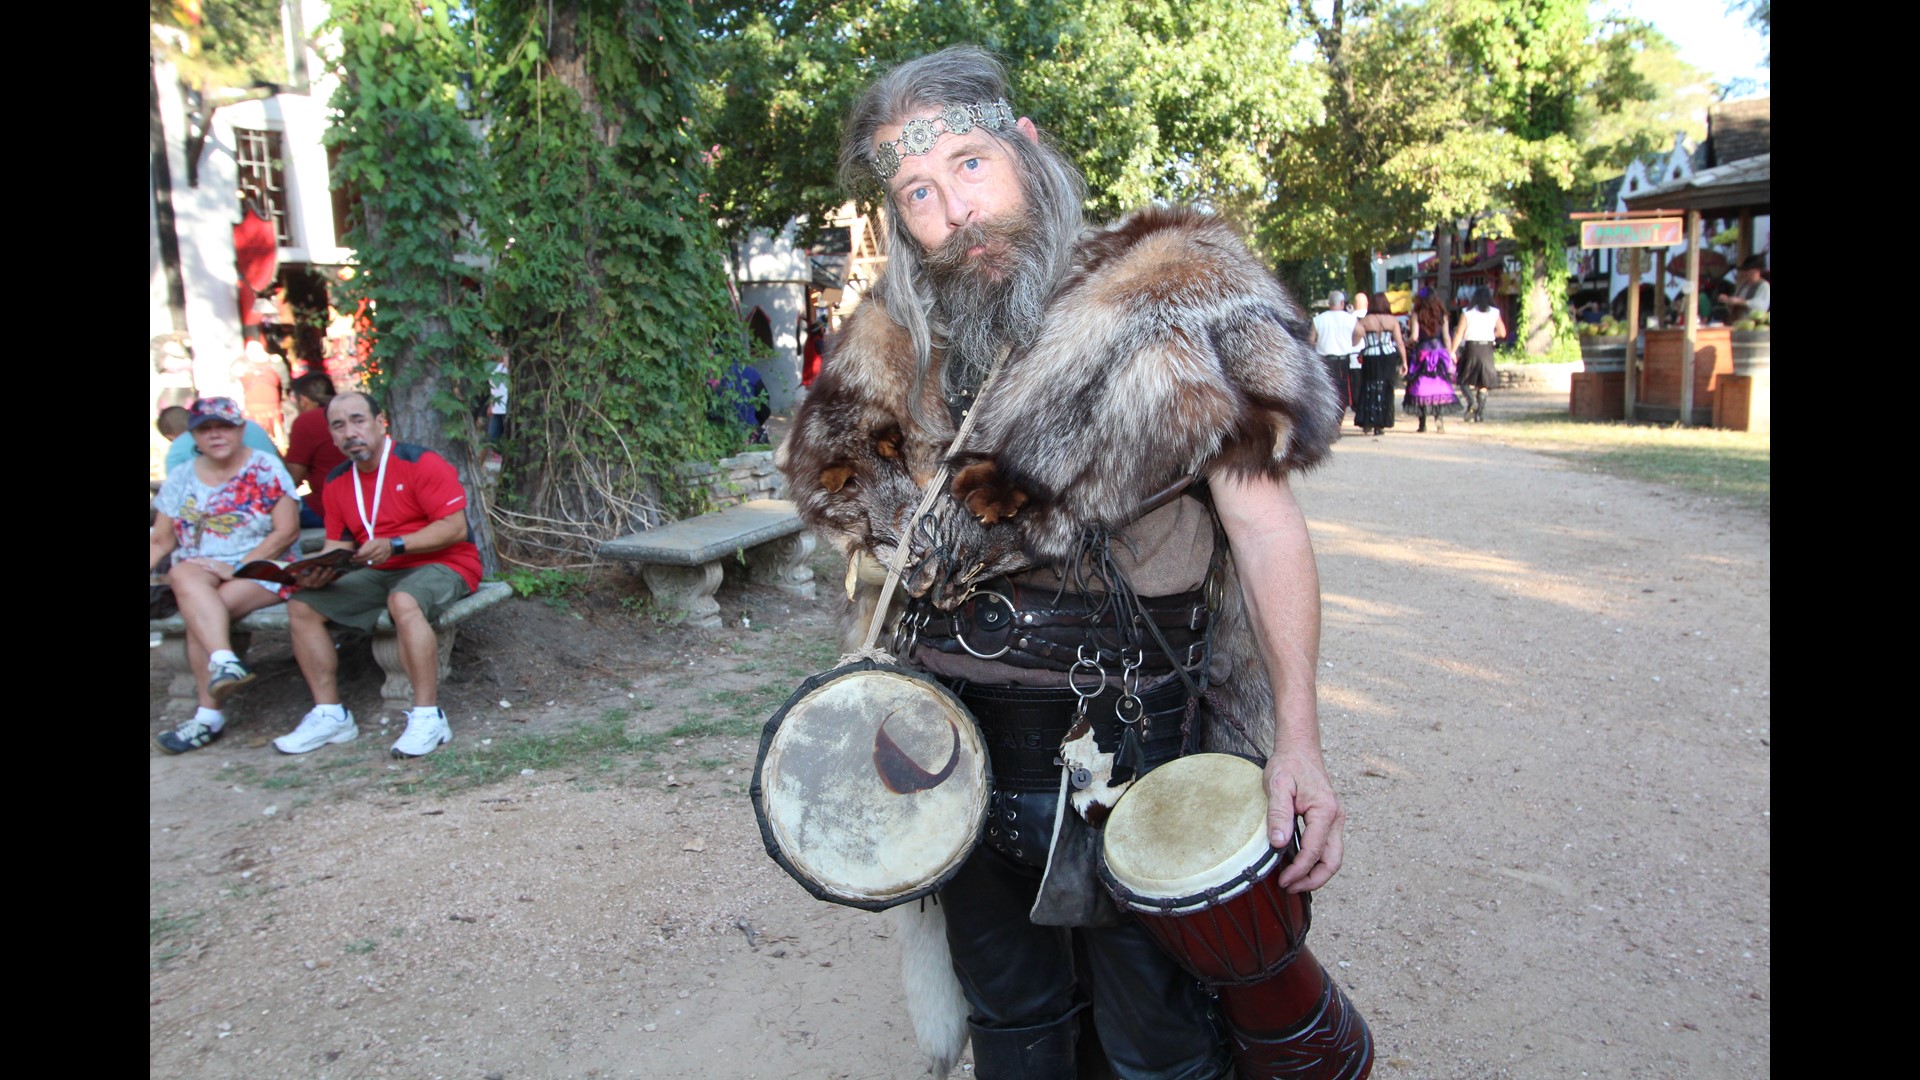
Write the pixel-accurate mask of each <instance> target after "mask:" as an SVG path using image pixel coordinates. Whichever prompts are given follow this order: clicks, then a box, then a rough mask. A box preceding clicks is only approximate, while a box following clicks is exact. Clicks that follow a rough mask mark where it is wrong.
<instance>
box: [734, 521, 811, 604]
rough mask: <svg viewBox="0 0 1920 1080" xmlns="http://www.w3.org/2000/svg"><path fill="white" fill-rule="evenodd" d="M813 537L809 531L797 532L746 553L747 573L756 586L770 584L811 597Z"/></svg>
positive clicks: (798, 594) (807, 597) (809, 598)
mask: <svg viewBox="0 0 1920 1080" xmlns="http://www.w3.org/2000/svg"><path fill="white" fill-rule="evenodd" d="M814 544H815V540H814V538H813V534H812V533H810V532H798V533H795V534H793V535H792V536H785V537H781V538H780V539H778V540H772V541H769V542H767V543H764V544H761V545H759V546H758V547H755V548H753V549H752V550H750V551H748V552H747V576H748V578H749V580H751V581H752V582H753V583H754V584H756V585H772V586H774V587H775V588H779V589H785V590H786V591H787V592H790V593H793V594H795V595H797V596H801V597H804V598H805V599H808V600H811V599H813V567H811V566H808V565H807V560H808V559H811V558H812V557H813V548H814Z"/></svg>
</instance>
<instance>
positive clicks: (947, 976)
mask: <svg viewBox="0 0 1920 1080" xmlns="http://www.w3.org/2000/svg"><path fill="white" fill-rule="evenodd" d="M887 914H888V915H889V916H891V917H892V919H893V933H894V938H895V939H896V940H898V941H899V943H900V981H901V982H902V983H903V984H904V985H905V987H906V991H907V1015H908V1016H909V1017H911V1018H912V1020H913V1035H914V1040H915V1041H916V1042H918V1043H919V1044H920V1052H921V1053H923V1054H925V1055H927V1070H928V1071H929V1072H931V1073H932V1074H933V1075H935V1076H938V1077H945V1076H946V1075H947V1074H948V1073H950V1072H952V1071H953V1066H954V1064H955V1063H956V1062H958V1061H959V1060H960V1051H961V1050H963V1049H965V1048H966V1045H967V1012H968V1009H967V999H966V997H965V995H963V994H962V993H961V992H960V980H959V979H958V978H957V977H956V976H955V975H954V973H953V957H952V955H951V954H950V953H948V952H947V915H946V912H944V911H942V910H941V909H940V905H938V904H933V903H928V902H927V901H925V900H922V901H920V902H918V903H909V904H901V905H900V906H899V907H895V908H889V909H888V911H887Z"/></svg>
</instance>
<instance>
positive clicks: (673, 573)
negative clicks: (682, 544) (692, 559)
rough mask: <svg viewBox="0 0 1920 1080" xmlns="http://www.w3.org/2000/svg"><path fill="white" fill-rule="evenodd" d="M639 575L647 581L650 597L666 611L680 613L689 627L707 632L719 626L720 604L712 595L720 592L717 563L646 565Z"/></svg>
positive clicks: (719, 572) (718, 565)
mask: <svg viewBox="0 0 1920 1080" xmlns="http://www.w3.org/2000/svg"><path fill="white" fill-rule="evenodd" d="M640 576H641V577H643V578H645V579H646V582H647V588H649V589H651V590H653V598H654V599H655V600H657V601H659V602H660V607H661V608H662V609H664V610H666V611H681V612H685V613H686V616H687V625H688V626H700V627H705V628H707V629H709V630H713V629H718V628H719V626H720V605H719V603H717V602H716V601H715V600H714V599H713V594H714V593H716V592H719V591H720V579H721V577H722V576H723V575H722V573H721V570H720V564H719V563H718V562H710V563H706V564H705V565H702V566H645V567H642V568H641V570H640Z"/></svg>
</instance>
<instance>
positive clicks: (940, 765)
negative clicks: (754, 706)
mask: <svg viewBox="0 0 1920 1080" xmlns="http://www.w3.org/2000/svg"><path fill="white" fill-rule="evenodd" d="M989 776H990V773H989V768H988V765H987V753H986V746H985V744H984V743H983V742H982V741H981V738H980V729H979V727H978V726H977V725H976V724H975V722H974V719H973V716H972V714H970V713H968V712H967V708H966V706H965V705H962V704H961V703H960V699H959V698H957V697H955V696H954V695H953V694H952V692H950V691H949V690H947V688H946V687H944V686H941V685H940V684H939V683H937V682H935V681H933V680H932V679H931V678H929V677H927V676H926V675H923V674H921V673H919V672H916V671H908V670H906V669H905V668H899V667H893V666H891V665H886V664H878V663H875V662H873V661H870V660H863V661H860V662H858V663H854V664H848V665H845V666H842V667H838V668H834V669H833V670H832V671H827V672H823V673H821V674H819V675H815V676H813V677H812V678H810V679H808V680H807V681H806V682H804V683H801V684H800V688H799V689H798V690H796V691H794V693H793V696H792V697H791V698H789V699H788V700H787V703H786V704H785V705H783V706H781V707H780V710H779V711H778V712H776V713H774V714H773V717H772V719H770V720H768V721H767V725H766V728H765V730H764V732H763V733H762V735H761V738H760V756H759V760H758V762H757V763H756V764H755V766H754V772H753V786H752V788H751V793H752V797H753V807H754V812H755V814H756V815H757V816H758V817H759V820H760V836H761V839H762V840H763V841H764V842H765V844H766V848H767V854H768V855H771V856H772V857H773V859H774V861H775V862H777V863H779V864H780V866H781V867H782V868H784V869H785V870H786V871H787V873H789V874H791V875H793V878H794V880H796V881H798V882H799V883H800V884H801V885H803V886H805V887H806V889H807V891H808V892H811V893H812V894H813V895H814V896H815V897H817V898H818V899H821V900H829V901H832V902H833V903H836V904H845V905H847V906H849V907H857V908H865V909H867V910H869V911H880V910H883V909H886V908H890V907H893V906H894V905H896V904H904V903H906V902H907V901H909V900H914V899H917V898H919V897H922V896H925V895H927V894H928V893H931V892H934V891H935V890H937V889H939V888H940V887H941V886H942V885H944V884H946V882H947V880H948V879H950V878H951V877H953V875H954V874H955V873H956V872H958V871H959V869H960V864H961V863H963V862H965V861H966V858H967V856H968V855H969V854H970V853H972V851H973V848H974V845H975V844H977V843H979V840H980V833H981V830H982V829H983V828H984V827H985V824H986V816H987V789H988V783H989Z"/></svg>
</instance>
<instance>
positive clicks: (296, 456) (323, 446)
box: [286, 371, 347, 529]
mask: <svg viewBox="0 0 1920 1080" xmlns="http://www.w3.org/2000/svg"><path fill="white" fill-rule="evenodd" d="M332 400H333V380H332V379H330V378H328V377H327V374H326V373H325V372H323V371H315V372H312V373H311V374H307V375H302V376H300V377H299V378H297V379H295V380H293V405H294V408H296V409H298V410H300V415H298V416H296V417H294V418H293V428H292V431H291V433H290V434H289V435H288V437H287V454H286V459H287V472H288V474H290V475H291V476H292V477H293V482H294V483H296V484H298V483H301V482H302V481H305V482H306V485H307V496H306V498H304V499H301V500H300V527H301V528H303V529H317V528H319V527H320V526H321V525H323V524H325V523H326V510H325V508H324V507H325V504H324V503H322V502H321V501H320V493H321V492H322V491H324V490H326V486H327V477H328V476H330V475H331V474H332V473H333V470H335V469H337V468H339V467H340V466H342V465H345V464H346V463H347V456H346V455H345V454H342V453H341V452H340V448H339V447H337V446H335V445H333V433H332V432H330V431H328V430H327V403H328V402H330V401H332Z"/></svg>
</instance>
